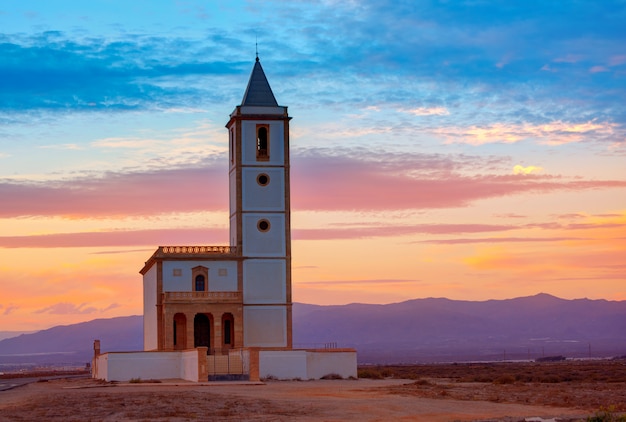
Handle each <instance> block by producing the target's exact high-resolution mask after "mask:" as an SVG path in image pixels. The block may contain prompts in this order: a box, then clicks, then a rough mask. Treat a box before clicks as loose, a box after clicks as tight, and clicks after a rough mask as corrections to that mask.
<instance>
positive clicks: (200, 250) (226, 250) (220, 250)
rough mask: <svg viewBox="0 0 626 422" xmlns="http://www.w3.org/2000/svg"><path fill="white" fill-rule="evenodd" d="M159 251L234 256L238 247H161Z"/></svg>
mask: <svg viewBox="0 0 626 422" xmlns="http://www.w3.org/2000/svg"><path fill="white" fill-rule="evenodd" d="M159 249H160V250H161V252H163V253H165V254H207V253H215V254H234V253H237V247H236V246H160V247H159Z"/></svg>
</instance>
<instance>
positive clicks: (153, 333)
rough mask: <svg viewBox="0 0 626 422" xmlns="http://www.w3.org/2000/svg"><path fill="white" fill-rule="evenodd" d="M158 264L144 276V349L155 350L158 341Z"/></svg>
mask: <svg viewBox="0 0 626 422" xmlns="http://www.w3.org/2000/svg"><path fill="white" fill-rule="evenodd" d="M156 269H157V266H156V264H154V265H152V267H150V269H149V270H148V272H147V273H146V274H144V276H143V350H155V349H156V348H157V347H158V343H157V308H156V302H157V297H156V296H157V271H156Z"/></svg>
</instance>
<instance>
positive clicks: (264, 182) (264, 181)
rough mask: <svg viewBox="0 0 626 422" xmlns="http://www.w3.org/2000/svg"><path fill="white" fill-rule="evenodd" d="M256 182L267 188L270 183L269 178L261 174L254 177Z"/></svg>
mask: <svg viewBox="0 0 626 422" xmlns="http://www.w3.org/2000/svg"><path fill="white" fill-rule="evenodd" d="M256 182H257V183H258V184H259V185H261V186H267V185H268V184H269V183H270V177H269V176H268V175H267V174H265V173H261V174H259V175H258V176H257V177H256Z"/></svg>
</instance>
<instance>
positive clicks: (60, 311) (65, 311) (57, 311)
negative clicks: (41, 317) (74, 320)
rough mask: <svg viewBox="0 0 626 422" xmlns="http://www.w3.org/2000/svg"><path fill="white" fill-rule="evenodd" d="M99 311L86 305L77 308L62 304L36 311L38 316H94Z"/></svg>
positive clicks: (65, 303)
mask: <svg viewBox="0 0 626 422" xmlns="http://www.w3.org/2000/svg"><path fill="white" fill-rule="evenodd" d="M97 311H98V309H97V308H94V307H93V306H87V304H85V303H81V304H80V305H78V306H76V305H74V304H73V303H68V302H60V303H55V304H54V305H51V306H48V307H46V308H43V309H39V310H37V311H35V313H36V314H53V315H72V314H79V315H84V314H92V313H94V312H97Z"/></svg>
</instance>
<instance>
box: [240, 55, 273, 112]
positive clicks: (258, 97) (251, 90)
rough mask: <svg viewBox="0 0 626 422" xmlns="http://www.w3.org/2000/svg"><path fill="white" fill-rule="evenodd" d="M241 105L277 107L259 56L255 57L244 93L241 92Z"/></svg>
mask: <svg viewBox="0 0 626 422" xmlns="http://www.w3.org/2000/svg"><path fill="white" fill-rule="evenodd" d="M241 105H242V106H262V107H278V103H277V102H276V98H275V97H274V93H273V92H272V88H270V84H269V82H267V78H266V77H265V72H263V68H262V67H261V62H259V58H258V57H257V58H256V62H255V63H254V68H253V69H252V74H251V75H250V80H249V81H248V87H247V88H246V93H245V94H243V100H242V101H241Z"/></svg>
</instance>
